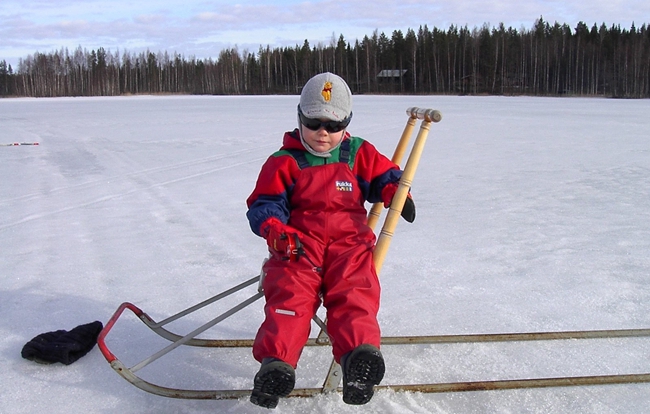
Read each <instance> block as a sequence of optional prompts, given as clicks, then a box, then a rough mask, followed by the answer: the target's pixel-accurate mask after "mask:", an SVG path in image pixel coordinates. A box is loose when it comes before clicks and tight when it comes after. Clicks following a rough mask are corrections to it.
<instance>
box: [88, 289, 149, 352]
mask: <svg viewBox="0 0 650 414" xmlns="http://www.w3.org/2000/svg"><path fill="white" fill-rule="evenodd" d="M125 309H129V310H130V311H131V312H133V313H135V315H136V316H137V317H138V318H140V316H141V315H143V314H144V312H142V310H141V309H140V308H138V307H137V306H135V305H134V304H132V303H129V302H124V303H122V304H121V305H120V307H119V308H117V310H116V311H115V313H114V314H113V316H111V319H109V320H108V322H106V325H104V329H102V331H101V332H100V333H99V336H98V337H97V346H98V347H99V350H100V351H101V352H102V355H104V358H106V360H107V361H108V362H109V363H111V362H113V361H115V360H116V359H117V357H116V356H115V355H113V353H112V352H111V351H109V350H108V347H107V346H106V341H105V338H106V335H108V333H109V332H110V330H111V329H113V325H115V322H117V320H118V319H119V318H120V316H121V315H122V312H124V310H125Z"/></svg>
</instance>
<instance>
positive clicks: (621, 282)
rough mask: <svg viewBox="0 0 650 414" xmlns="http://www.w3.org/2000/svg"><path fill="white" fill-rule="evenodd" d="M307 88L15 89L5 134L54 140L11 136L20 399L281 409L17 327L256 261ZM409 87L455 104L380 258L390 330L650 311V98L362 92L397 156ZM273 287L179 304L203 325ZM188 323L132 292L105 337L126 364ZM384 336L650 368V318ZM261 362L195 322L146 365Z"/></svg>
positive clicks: (391, 376) (397, 400)
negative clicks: (204, 395) (271, 175)
mask: <svg viewBox="0 0 650 414" xmlns="http://www.w3.org/2000/svg"><path fill="white" fill-rule="evenodd" d="M296 99H297V97H296V96H260V97H253V96H154V97H152V96H133V97H104V98H99V97H98V98H52V99H35V98H31V99H30V98H17V99H0V125H2V128H1V130H0V144H7V143H11V142H24V143H30V142H31V143H33V142H38V143H39V144H40V145H38V146H30V145H22V146H0V177H2V180H0V212H1V214H0V252H1V254H0V315H1V317H0V367H1V368H2V375H0V389H1V390H2V392H0V407H1V408H0V411H2V412H3V413H11V414H23V413H24V414H33V413H48V414H64V413H65V414H67V413H88V414H100V413H101V414H113V413H115V414H118V413H119V414H123V413H126V414H132V413H133V414H154V413H155V414H167V413H169V414H176V413H182V414H203V413H236V414H242V413H243V414H262V413H265V414H269V413H270V411H269V410H266V409H263V408H260V407H256V406H254V405H252V404H251V403H250V402H248V400H247V399H245V398H242V399H241V400H235V401H195V400H173V399H168V398H163V397H159V396H155V395H152V394H149V393H147V392H145V391H142V390H140V389H137V388H136V387H134V386H132V385H130V384H129V383H128V382H127V381H125V380H124V379H123V378H121V377H120V376H119V375H118V374H117V373H116V372H114V370H113V369H111V367H110V366H109V364H108V363H107V361H106V359H105V358H104V357H103V356H102V354H101V352H100V351H99V350H98V349H97V347H95V348H94V349H93V350H92V351H91V352H90V353H89V354H88V355H86V356H84V357H83V358H81V359H80V360H79V361H77V362H75V363H74V364H72V365H69V366H64V365H61V364H54V365H40V364H36V363H34V362H32V361H28V360H25V359H23V358H21V354H20V351H21V349H22V347H23V345H24V344H25V343H26V342H27V341H29V340H30V339H31V338H33V337H35V336H36V335H38V334H40V333H43V332H50V331H54V330H59V329H65V330H69V329H72V328H73V327H75V326H77V325H80V324H84V323H89V322H92V321H94V320H99V321H101V322H103V323H104V324H105V323H106V322H107V321H108V320H109V319H110V317H111V315H113V313H114V312H115V310H116V309H117V308H118V306H119V305H120V303H122V302H124V301H129V302H132V303H134V304H135V305H136V306H138V307H140V308H141V309H142V310H143V311H145V312H147V314H148V315H150V316H151V317H152V318H154V319H155V320H157V321H162V320H163V319H165V318H167V317H169V316H171V315H173V314H175V313H177V312H180V311H181V310H183V309H186V308H188V307H190V306H192V305H195V304H197V303H199V302H201V301H203V300H205V299H207V298H209V297H211V296H213V295H216V294H218V293H219V292H223V291H225V290H226V289H228V288H231V287H233V286H235V285H238V284H240V283H242V282H244V281H246V280H249V279H250V278H252V277H254V276H255V275H258V274H259V271H260V266H261V264H262V260H263V259H264V257H266V255H267V246H266V243H265V242H264V240H263V239H261V238H260V237H258V236H256V235H254V234H253V232H252V231H250V228H249V224H248V221H247V220H246V215H245V213H246V203H245V200H246V198H247V197H248V195H249V194H250V193H251V191H252V190H253V187H254V185H255V181H256V179H257V176H258V174H259V171H260V168H261V166H262V164H263V163H264V161H265V160H266V159H267V157H268V156H269V155H270V154H271V153H272V152H274V151H275V150H277V149H278V148H279V146H280V143H281V138H282V132H283V131H284V130H285V129H291V128H293V125H295V110H296V109H295V108H296V106H295V105H296ZM410 106H419V107H423V108H435V109H438V110H440V111H441V112H442V121H441V122H439V123H436V124H433V125H431V127H430V132H429V134H428V139H427V142H426V145H425V148H424V150H423V152H422V156H421V159H420V163H419V166H418V168H417V173H416V174H415V177H414V179H413V183H412V184H413V185H412V190H411V193H412V195H413V199H414V202H415V205H416V209H417V217H416V219H415V222H414V223H413V224H409V223H406V222H405V221H403V220H401V219H400V220H399V222H398V223H397V228H396V230H395V232H394V235H393V237H392V242H391V245H390V249H389V251H388V253H387V255H386V259H385V261H384V263H383V266H382V268H381V274H380V281H381V285H382V297H381V307H380V311H379V323H380V327H381V329H382V334H383V335H384V336H406V335H457V334H487V333H513V332H546V331H574V330H603V329H605V330H610V329H635V328H640V329H648V328H650V280H649V277H648V275H650V255H648V251H650V204H649V203H648V199H649V198H650V141H649V140H648V139H647V137H648V135H649V131H650V117H648V116H647V115H648V113H650V100H648V99H600V98H591V99H584V98H534V97H458V96H442V97H440V96H435V97H431V96H416V97H407V96H372V95H359V96H355V97H354V113H355V116H354V119H353V120H352V123H351V124H350V127H349V130H350V132H351V133H353V134H355V135H358V136H361V137H364V138H366V139H368V140H369V141H370V142H372V143H373V144H374V145H375V146H376V147H377V148H378V149H379V150H380V151H381V152H383V153H385V154H387V155H389V156H390V154H392V153H393V150H394V149H395V146H396V143H397V140H398V139H399V137H400V135H401V133H402V131H403V129H404V126H405V125H406V120H407V117H406V108H408V107H410ZM242 108H245V109H246V110H242ZM378 120H381V121H380V122H378ZM416 132H417V129H416V130H415V131H414V134H413V138H412V140H411V141H413V140H414V138H415V135H416ZM405 158H406V157H405ZM402 165H403V163H402ZM384 211H385V210H384ZM376 230H377V232H378V229H376ZM255 292H256V289H255V286H252V287H250V288H248V289H247V290H245V291H241V292H238V293H236V294H234V295H232V296H230V297H228V298H227V299H224V300H223V301H219V302H218V303H215V304H213V305H211V306H208V307H206V308H204V309H202V310H200V311H197V312H194V313H192V314H190V315H188V316H186V317H184V318H182V319H181V320H178V321H176V322H174V323H172V324H171V325H166V328H169V329H170V330H172V331H175V332H178V333H183V334H186V333H188V332H191V331H193V330H195V329H196V328H197V327H199V326H201V325H203V324H205V323H206V322H207V321H209V320H211V319H213V318H215V317H216V316H217V315H220V314H222V313H223V312H225V311H226V309H228V308H229V307H232V306H234V305H235V304H236V303H239V302H242V301H243V300H244V299H248V298H249V297H250V296H252V295H253V294H254V293H255ZM322 311H323V310H322V309H321V311H320V313H319V314H320V316H321V317H324V312H322ZM262 319H263V300H259V301H257V302H255V303H254V304H253V305H251V306H248V307H247V308H245V309H244V310H242V311H240V312H239V313H237V314H235V315H233V316H232V317H230V318H228V319H226V320H225V321H223V322H222V323H219V324H218V325H217V326H215V327H213V328H211V329H210V330H209V331H207V332H205V333H204V334H202V335H201V337H203V338H216V339H251V338H253V337H254V336H255V332H256V331H257V328H258V327H259V325H260V323H261V322H262ZM313 326H314V328H315V329H314V331H313V335H312V336H315V335H316V333H317V332H318V329H317V327H316V325H315V324H313ZM168 344H169V343H168V342H166V341H164V340H162V339H161V338H158V337H157V336H156V335H154V334H153V333H152V332H151V331H149V329H147V328H146V326H145V325H144V324H143V323H141V322H140V320H138V319H137V318H136V317H135V316H134V315H132V314H130V313H129V312H125V313H124V314H123V316H122V317H121V318H120V319H119V321H118V322H117V323H116V324H115V326H114V327H113V329H112V330H111V331H110V333H109V334H108V336H107V337H106V345H107V346H108V347H109V349H110V350H111V352H113V353H114V354H115V355H116V356H117V357H118V358H120V360H121V361H122V362H123V363H124V364H126V365H127V366H129V367H131V366H133V365H134V364H136V363H138V362H140V361H142V360H143V359H145V358H146V357H148V356H151V355H153V354H154V353H155V352H157V351H159V350H161V349H162V348H163V347H164V346H166V345H168ZM382 349H383V353H384V355H385V358H386V369H387V371H386V377H385V379H384V381H382V384H383V385H388V384H409V383H411V384H418V383H419V384H421V383H432V382H458V381H481V380H483V381H486V380H498V379H522V378H537V377H547V378H548V377H562V376H582V375H602V374H637V373H648V372H650V359H649V358H648V355H650V338H648V337H640V338H618V339H612V338H610V339H603V340H565V341H541V342H539V341H537V342H523V343H522V342H520V343H479V344H467V343H466V344H437V345H408V346H406V345H402V346H391V345H386V346H383V347H382ZM330 361H331V348H330V347H307V348H305V350H304V352H303V355H302V357H301V359H300V362H299V365H298V368H297V370H296V374H297V384H298V387H312V388H313V387H320V386H321V385H322V384H323V380H324V378H325V374H326V371H327V367H328V366H329V363H330ZM258 368H259V364H258V363H257V362H256V361H254V359H253V357H252V354H251V350H250V349H230V350H229V349H205V348H200V349H197V348H193V347H189V346H182V347H179V348H177V349H175V350H174V351H172V352H170V353H169V354H167V355H165V356H163V357H162V358H160V359H158V360H156V361H155V362H153V363H151V364H150V365H148V366H146V367H145V368H143V369H142V370H140V371H137V374H138V375H141V376H142V377H143V378H145V380H148V381H151V382H153V383H155V384H158V385H163V386H169V387H176V388H189V389H250V388H251V385H252V381H253V377H254V375H255V372H256V371H257V369H258ZM649 406H650V384H648V383H641V384H624V385H608V386H580V387H564V388H542V389H527V390H510V391H489V392H488V391H484V392H481V391H479V392H466V393H439V394H418V393H406V392H400V393H395V392H390V391H379V392H378V393H377V395H376V396H375V397H374V398H373V399H372V401H371V402H370V403H369V404H368V405H367V406H364V407H363V408H359V407H356V406H347V405H346V404H344V403H343V402H342V401H341V395H340V394H333V395H322V396H319V397H315V398H311V399H300V398H291V399H287V400H286V401H285V400H283V401H282V402H281V403H280V405H279V407H278V409H277V410H276V411H274V413H278V414H330V413H340V414H359V413H368V414H425V413H426V414H431V413H436V414H444V413H449V414H457V413H462V414H483V413H494V414H507V413H518V414H519V413H521V414H530V413H535V414H547V413H594V414H628V413H629V414H638V413H640V412H645V411H647V407H649Z"/></svg>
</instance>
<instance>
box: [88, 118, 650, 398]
mask: <svg viewBox="0 0 650 414" xmlns="http://www.w3.org/2000/svg"><path fill="white" fill-rule="evenodd" d="M406 113H407V115H408V121H407V123H406V126H405V127H404V131H403V133H402V136H401V138H400V140H399V142H398V145H397V147H396V149H395V153H394V155H393V158H392V160H393V162H395V163H396V164H400V163H401V161H402V158H403V157H404V155H405V153H406V151H407V148H408V146H409V141H410V139H411V136H412V134H413V130H414V128H415V126H416V124H417V122H418V121H421V123H420V129H419V132H418V134H417V137H416V139H415V141H414V143H413V145H412V148H411V150H410V153H409V157H408V161H407V162H406V164H405V166H404V172H403V175H402V178H401V180H400V184H399V187H398V190H397V192H396V194H395V197H394V198H393V203H392V204H391V206H390V208H389V210H388V213H387V214H386V217H385V219H384V224H383V226H382V229H381V231H380V233H379V236H378V238H377V244H376V246H375V251H374V256H373V259H374V262H375V267H376V270H377V274H379V273H380V271H381V267H382V263H383V260H384V257H385V255H386V253H387V251H388V247H389V245H390V242H391V239H392V237H393V232H394V230H395V228H396V226H397V222H398V220H399V216H400V214H401V211H402V207H403V205H404V202H405V201H406V197H407V194H408V192H409V189H410V188H411V183H412V180H413V177H414V176H415V171H416V169H417V166H418V163H419V161H420V156H421V154H422V151H423V149H424V145H425V142H426V140H427V137H428V134H429V129H430V126H431V124H432V123H434V122H439V121H440V120H441V119H442V115H441V114H440V112H439V111H436V110H433V109H422V108H409V109H407V111H406ZM382 207H383V206H382V205H381V204H380V203H378V204H376V205H374V206H373V207H372V209H371V211H370V213H369V215H368V224H369V225H370V226H371V227H372V228H374V227H375V226H376V224H377V222H378V221H379V219H380V216H381V211H382ZM262 277H263V275H262V273H260V275H257V276H255V277H253V278H251V279H249V280H247V281H245V282H242V283H241V284H239V285H237V286H234V287H232V288H231V289H228V290H226V291H224V292H221V293H219V294H217V295H215V296H213V297H211V298H209V299H207V300H205V301H203V302H201V303H199V304H197V305H194V306H192V307H190V308H188V309H185V310H183V311H181V312H179V313H177V314H175V315H172V316H170V317H168V318H166V319H164V320H162V321H160V322H156V321H155V320H153V319H152V318H151V317H150V316H149V315H147V313H145V312H143V311H142V310H141V309H140V308H138V307H137V306H135V305H134V304H132V303H129V302H125V303H122V304H121V305H120V306H119V307H118V309H117V310H116V311H115V313H114V314H113V316H112V317H111V318H110V320H109V321H108V322H107V323H106V324H105V326H104V329H103V330H102V331H101V333H100V334H99V337H98V339H97V344H98V346H99V349H100V351H101V352H102V354H103V355H104V357H105V358H106V360H107V361H108V363H109V364H110V365H111V367H112V368H113V369H114V370H115V372H117V373H118V374H119V375H121V376H122V377H123V378H124V379H126V380H127V381H128V382H130V383H131V384H133V385H134V386H136V387H138V388H140V389H141V390H144V391H146V392H149V393H152V394H156V395H160V396H163V397H170V398H181V399H212V400H228V399H239V398H248V397H249V396H250V395H251V392H252V389H237V390H230V389H223V390H194V389H179V388H170V387H165V386H161V385H157V384H154V383H152V382H149V381H147V380H145V379H143V378H141V377H140V376H138V374H137V372H138V371H139V370H140V369H142V368H144V367H145V366H147V365H149V364H151V363H152V362H154V361H156V360H157V359H159V358H160V357H162V356H164V355H166V354H168V353H169V352H171V351H173V350H174V349H176V348H178V347H180V346H192V347H210V348H251V347H252V346H253V340H252V339H201V338H197V336H199V335H200V334H201V333H203V332H205V331H206V330H208V329H210V328H212V327H214V326H215V325H217V324H218V323H220V322H222V321H223V320H225V319H227V318H228V317H230V316H232V315H234V314H235V313H237V312H239V311H240V310H242V309H244V308H246V307H247V306H249V305H251V304H253V303H255V302H256V301H257V300H259V299H260V298H262V297H263V296H264V294H263V292H262V291H261V283H260V281H261V278H262ZM255 286H257V290H256V291H255V293H254V294H253V295H252V296H250V297H249V298H248V299H246V300H244V301H243V302H241V303H239V304H238V305H236V306H234V307H232V308H230V309H228V310H227V311H226V312H224V313H222V314H221V315H219V316H217V317H216V318H214V319H212V320H211V321H209V322H207V323H205V324H204V325H202V326H200V327H198V328H196V329H195V330H193V331H192V332H190V333H188V334H186V335H179V334H177V333H174V332H172V331H170V330H168V329H166V328H165V326H166V325H168V324H170V323H172V322H174V321H177V320H179V319H181V318H183V317H185V316H187V315H189V314H191V313H193V312H196V311H198V310H199V309H202V308H204V307H206V306H208V305H211V304H213V303H215V302H217V301H219V300H221V299H224V298H226V297H228V296H230V295H232V294H234V293H236V292H239V291H241V290H244V289H247V288H250V289H253V288H254V287H255ZM126 310H128V311H130V312H132V313H133V314H134V315H135V316H136V317H138V318H139V319H140V320H141V321H142V322H143V323H144V324H145V325H146V326H147V327H148V328H149V329H151V330H152V331H153V332H155V333H156V334H158V335H159V336H160V337H162V338H164V339H166V340H168V341H169V342H170V344H169V345H168V346H167V347H165V348H163V349H161V350H160V351H158V352H156V353H155V354H153V355H151V356H149V357H147V358H145V359H144V360H142V361H141V362H139V363H137V364H135V365H133V366H131V367H128V366H126V365H125V364H124V363H122V361H120V359H119V358H118V357H117V356H115V355H114V354H113V353H112V352H111V350H110V349H109V348H108V345H107V343H106V338H107V336H108V335H109V333H110V332H111V330H112V329H113V327H114V326H115V324H116V322H117V321H118V320H119V319H120V317H121V316H122V315H123V313H124V311H126ZM314 321H315V322H316V323H317V324H318V326H319V327H320V328H321V331H320V333H319V334H318V336H317V337H316V338H311V339H309V340H308V342H307V344H306V346H310V347H311V346H329V338H328V336H327V332H326V328H325V326H326V324H325V321H323V320H321V319H320V318H319V317H318V316H314ZM645 336H650V329H617V330H594V331H566V332H533V333H504V334H473V335H433V336H399V337H382V340H381V343H382V346H393V345H414V344H450V343H481V342H514V341H550V340H575V339H581V340H582V339H584V340H586V339H602V338H630V337H645ZM112 340H113V341H119V340H120V339H119V338H115V339H112ZM251 378H252V377H251ZM341 378H342V373H341V367H340V366H339V364H337V363H336V362H335V361H333V360H332V363H331V365H330V368H329V371H328V372H327V375H326V377H325V380H324V382H323V385H322V387H318V388H297V389H294V390H293V391H292V392H291V394H290V395H289V397H310V396H315V395H318V394H321V393H330V392H341V388H340V387H339V384H340V381H341ZM645 382H650V373H644V374H618V375H593V376H581V377H576V376H570V377H554V378H527V379H515V380H495V381H475V382H449V383H430V384H394V385H379V386H375V390H382V389H390V390H393V391H396V392H400V391H402V392H423V393H441V392H458V391H479V390H506V389H519V388H541V387H563V386H581V385H582V386H584V385H598V384H601V385H602V384H624V383H645ZM251 383H252V379H251Z"/></svg>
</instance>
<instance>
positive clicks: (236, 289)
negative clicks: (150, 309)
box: [150, 275, 260, 328]
mask: <svg viewBox="0 0 650 414" xmlns="http://www.w3.org/2000/svg"><path fill="white" fill-rule="evenodd" d="M259 280H260V276H259V275H257V276H255V277H253V278H250V279H248V280H247V281H245V282H243V283H240V284H239V285H237V286H234V287H232V288H230V289H228V290H226V291H223V292H221V293H219V294H218V295H215V296H213V297H211V298H210V299H207V300H204V301H203V302H201V303H199V304H196V305H194V306H192V307H189V308H187V309H185V310H184V311H181V312H178V313H177V314H175V315H172V316H170V317H169V318H167V319H163V320H162V321H160V322H158V323H156V324H154V325H150V326H151V327H152V328H158V327H160V326H164V325H166V324H168V323H170V322H173V321H175V320H177V319H180V318H182V317H183V316H186V315H189V314H190V313H192V312H195V311H197V310H199V309H201V308H203V307H206V306H208V305H210V304H212V303H214V302H216V301H218V300H221V299H223V298H225V297H226V296H230V295H232V294H233V293H235V292H239V291H240V290H242V289H244V288H246V287H248V286H250V285H252V284H254V283H257V282H258V281H259Z"/></svg>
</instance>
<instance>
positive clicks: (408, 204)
mask: <svg viewBox="0 0 650 414" xmlns="http://www.w3.org/2000/svg"><path fill="white" fill-rule="evenodd" d="M397 187H398V184H397V183H390V184H386V186H385V187H384V189H383V190H382V191H381V199H382V201H383V202H384V207H386V208H388V207H390V203H391V202H392V201H393V197H395V193H396V192H397ZM402 217H403V218H404V220H406V221H408V222H409V223H413V222H414V221H415V203H414V202H413V198H412V197H411V193H410V192H409V193H408V195H407V197H406V201H405V202H404V207H402Z"/></svg>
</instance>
